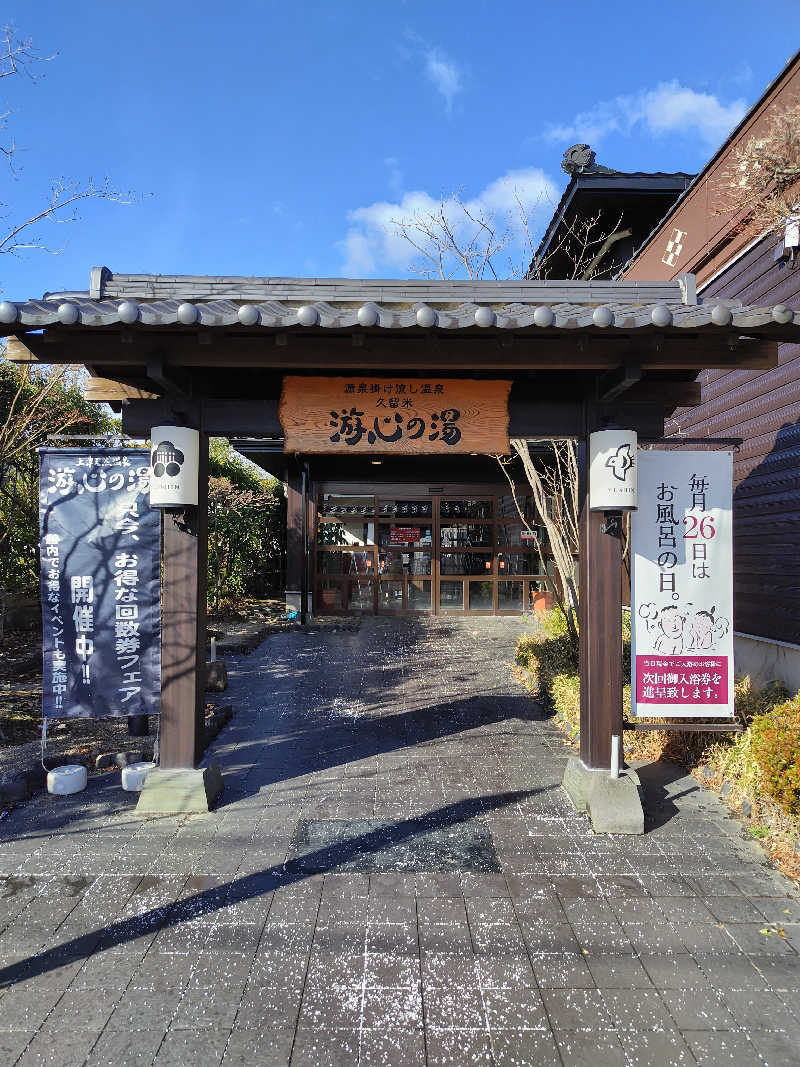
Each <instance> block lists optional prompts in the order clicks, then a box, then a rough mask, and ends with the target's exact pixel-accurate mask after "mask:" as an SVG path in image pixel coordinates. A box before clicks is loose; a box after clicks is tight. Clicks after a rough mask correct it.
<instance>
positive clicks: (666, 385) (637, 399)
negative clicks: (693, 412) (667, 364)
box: [624, 378, 702, 408]
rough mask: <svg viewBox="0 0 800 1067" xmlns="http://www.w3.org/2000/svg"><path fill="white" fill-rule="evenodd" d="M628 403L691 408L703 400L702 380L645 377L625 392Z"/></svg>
mask: <svg viewBox="0 0 800 1067" xmlns="http://www.w3.org/2000/svg"><path fill="white" fill-rule="evenodd" d="M624 400H625V403H626V404H661V405H662V406H663V407H665V408H691V407H697V405H698V404H700V403H701V402H702V387H701V385H700V382H669V381H662V380H660V379H658V378H644V379H643V380H642V381H640V382H637V384H636V385H633V386H631V388H630V389H629V390H628V391H627V392H626V393H625V398H624Z"/></svg>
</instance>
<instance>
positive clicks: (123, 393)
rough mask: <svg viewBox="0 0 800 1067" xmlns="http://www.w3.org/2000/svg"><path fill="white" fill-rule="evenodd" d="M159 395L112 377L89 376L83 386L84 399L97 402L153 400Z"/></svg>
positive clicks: (112, 402) (113, 402)
mask: <svg viewBox="0 0 800 1067" xmlns="http://www.w3.org/2000/svg"><path fill="white" fill-rule="evenodd" d="M157 395H158V394H157V393H148V392H146V391H145V390H144V389H137V388H136V387H135V386H133V385H125V384H124V383H122V382H117V381H114V380H113V379H111V378H89V379H88V380H87V381H86V382H85V383H84V386H83V396H84V399H86V400H91V401H93V402H94V403H97V404H100V403H105V404H115V403H119V402H120V401H122V400H151V399H154V398H155V397H156V396H157Z"/></svg>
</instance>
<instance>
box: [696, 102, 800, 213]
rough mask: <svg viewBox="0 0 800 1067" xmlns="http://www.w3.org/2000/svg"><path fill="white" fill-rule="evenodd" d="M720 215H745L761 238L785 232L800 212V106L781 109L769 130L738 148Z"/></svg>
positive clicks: (722, 189)
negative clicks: (788, 223) (769, 234)
mask: <svg viewBox="0 0 800 1067" xmlns="http://www.w3.org/2000/svg"><path fill="white" fill-rule="evenodd" d="M719 194H720V200H719V204H718V206H717V207H716V208H715V210H714V213H715V214H717V215H722V214H729V213H731V214H737V215H738V214H740V213H741V214H742V215H743V218H742V220H741V225H742V226H743V227H744V226H748V225H749V226H751V227H752V228H753V229H754V230H755V231H756V232H758V233H761V234H767V233H776V232H778V231H780V230H783V228H784V226H785V225H786V223H787V222H788V221H789V220H790V219H791V218H793V217H795V218H796V217H797V214H798V211H800V103H793V104H789V105H787V106H786V107H782V108H778V109H775V111H773V112H772V114H771V115H770V117H769V119H768V121H767V125H766V127H765V129H764V130H763V131H762V132H761V133H760V134H759V135H758V136H752V137H750V138H748V140H747V141H745V142H744V143H743V144H742V145H740V146H738V147H737V148H734V150H733V151H732V153H731V158H730V162H729V164H728V166H727V167H726V168H725V170H724V171H723V173H722V177H721V182H720V187H719Z"/></svg>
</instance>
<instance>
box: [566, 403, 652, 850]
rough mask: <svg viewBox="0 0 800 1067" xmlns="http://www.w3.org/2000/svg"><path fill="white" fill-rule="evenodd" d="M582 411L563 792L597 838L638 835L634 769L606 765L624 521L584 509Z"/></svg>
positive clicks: (612, 725) (615, 688)
mask: <svg viewBox="0 0 800 1067" xmlns="http://www.w3.org/2000/svg"><path fill="white" fill-rule="evenodd" d="M600 425H601V424H600V421H599V418H598V415H597V413H596V411H595V410H594V409H593V408H592V407H589V408H588V409H587V413H586V431H585V436H584V439H583V440H582V441H581V442H580V443H579V446H578V450H579V465H578V469H579V485H578V521H579V531H580V549H579V553H580V559H579V568H580V573H579V587H580V588H579V598H580V605H579V616H580V617H579V628H580V703H581V708H580V757H579V758H578V757H574V756H573V757H571V758H570V759H569V760H568V762H567V767H566V770H565V772H564V788H565V789H566V791H567V793H568V794H569V795H570V797H571V799H572V801H573V803H574V804H575V807H576V808H578V810H580V811H587V812H588V813H589V815H590V816H591V819H592V824H593V826H594V829H595V831H597V832H599V833H624V834H641V833H644V810H643V808H642V803H641V799H640V795H639V788H638V786H639V783H638V778H636V776H635V774H634V772H632V771H628V770H620V768H618V767H617V768H615V767H613V766H612V737H613V736H615V735H616V737H617V738H618V744H619V746H620V747H619V750H618V751H619V752H620V760H621V746H622V684H623V678H622V537H621V534H622V516H621V514H620V513H619V512H612V511H607V512H604V511H600V510H592V508H591V506H590V488H591V487H590V482H589V443H590V435H591V433H592V432H594V431H595V430H597V429H599V427H600Z"/></svg>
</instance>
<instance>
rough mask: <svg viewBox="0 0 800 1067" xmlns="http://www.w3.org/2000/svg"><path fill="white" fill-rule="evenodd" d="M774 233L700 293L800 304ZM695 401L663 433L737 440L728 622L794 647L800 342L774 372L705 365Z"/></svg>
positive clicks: (784, 350) (798, 629)
mask: <svg viewBox="0 0 800 1067" xmlns="http://www.w3.org/2000/svg"><path fill="white" fill-rule="evenodd" d="M776 244H777V241H776V238H775V237H770V238H765V239H764V240H762V241H760V242H758V243H757V244H756V245H754V246H753V247H752V248H751V249H750V250H749V251H748V252H746V253H745V254H744V255H743V256H741V258H739V259H738V260H736V262H734V263H733V264H731V266H730V267H729V268H728V270H726V271H724V272H723V273H722V274H720V275H719V276H718V277H716V278H715V279H714V280H713V281H712V282H711V283H710V284H709V285H708V286H706V288H705V289H704V290H703V292H702V294H701V295H702V297H703V299H704V301H706V302H709V301H710V300H711V299H712V298H713V297H726V298H729V299H733V298H735V299H739V300H742V301H743V302H744V303H748V304H749V303H753V304H762V305H768V304H777V303H784V304H786V305H788V306H789V307H792V308H794V309H795V310H800V264H797V265H792V264H790V263H788V262H787V261H785V260H784V261H780V262H775V260H774V258H773V251H774V249H775V247H776ZM699 381H700V383H701V387H702V403H701V404H700V405H699V406H698V407H696V408H690V409H684V410H682V411H678V412H676V413H675V417H674V420H671V421H670V422H669V423H668V432H669V431H674V430H676V429H677V427H676V425H675V424H676V423H677V426H678V427H679V428H680V432H681V433H684V434H690V435H692V436H709V437H741V438H743V443H742V447H741V449H740V450H739V451H738V452H737V453H736V454H735V455H734V463H733V479H734V522H733V547H734V625H735V627H736V629H737V630H739V631H740V632H743V633H751V634H756V635H757V636H759V637H767V638H773V639H774V640H779V641H791V642H794V643H800V345H789V344H785V345H781V346H780V348H779V362H778V366H777V367H775V368H774V369H772V370H768V371H764V372H761V373H759V372H757V371H751V370H734V371H724V370H708V371H703V372H702V373H701V375H700V378H699Z"/></svg>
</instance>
